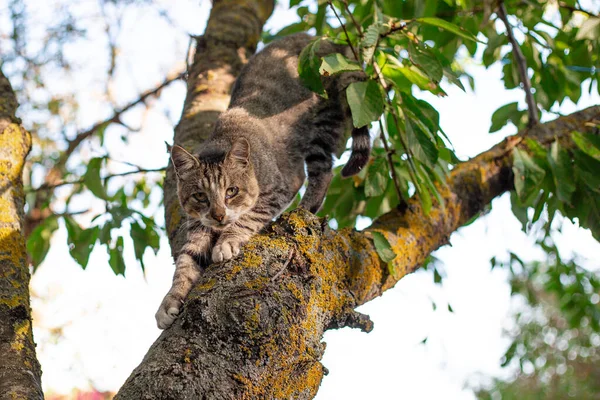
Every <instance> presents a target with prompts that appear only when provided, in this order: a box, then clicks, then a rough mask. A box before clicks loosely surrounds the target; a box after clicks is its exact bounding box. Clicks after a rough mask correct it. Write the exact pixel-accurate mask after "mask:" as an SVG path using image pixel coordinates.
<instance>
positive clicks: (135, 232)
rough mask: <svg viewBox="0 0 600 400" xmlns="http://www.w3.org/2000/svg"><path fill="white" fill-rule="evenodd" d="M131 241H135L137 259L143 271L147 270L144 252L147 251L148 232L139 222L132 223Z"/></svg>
mask: <svg viewBox="0 0 600 400" xmlns="http://www.w3.org/2000/svg"><path fill="white" fill-rule="evenodd" d="M130 234H131V240H133V250H134V253H135V258H136V259H137V260H138V261H139V262H140V266H141V267H142V270H145V265H144V251H145V250H146V247H147V244H146V230H145V229H144V228H142V227H141V225H140V224H138V223H137V222H135V221H134V222H132V223H131V231H130Z"/></svg>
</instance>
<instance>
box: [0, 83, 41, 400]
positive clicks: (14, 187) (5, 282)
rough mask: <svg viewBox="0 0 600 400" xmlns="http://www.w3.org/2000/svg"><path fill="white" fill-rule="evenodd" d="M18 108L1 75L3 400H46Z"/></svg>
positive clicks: (27, 141) (27, 143)
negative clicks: (36, 338) (33, 305)
mask: <svg viewBox="0 0 600 400" xmlns="http://www.w3.org/2000/svg"><path fill="white" fill-rule="evenodd" d="M16 109H17V99H16V97H15V94H14V92H13V90H12V87H11V86H10V83H9V82H8V79H6V77H5V76H4V74H3V73H2V71H0V360H1V361H0V399H43V393H42V387H41V375H42V371H41V369H40V365H39V363H38V361H37V359H36V356H35V343H34V342H33V333H32V326H31V310H30V307H29V278H30V276H29V266H28V264H27V256H26V252H25V238H24V237H23V205H24V203H25V195H24V192H23V180H22V174H23V166H24V164H25V157H27V154H28V153H29V150H30V148H31V136H30V135H29V132H27V131H26V130H25V129H23V128H22V127H21V125H20V121H19V120H18V119H17V118H16V117H15V112H16Z"/></svg>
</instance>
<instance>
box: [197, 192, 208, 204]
mask: <svg viewBox="0 0 600 400" xmlns="http://www.w3.org/2000/svg"><path fill="white" fill-rule="evenodd" d="M194 199H196V200H197V201H199V202H200V203H208V197H207V196H206V193H201V192H200V193H194Z"/></svg>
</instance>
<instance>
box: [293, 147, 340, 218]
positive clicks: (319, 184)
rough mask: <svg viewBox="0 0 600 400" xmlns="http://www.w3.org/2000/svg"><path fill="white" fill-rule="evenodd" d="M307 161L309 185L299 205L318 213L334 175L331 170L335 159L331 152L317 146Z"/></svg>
mask: <svg viewBox="0 0 600 400" xmlns="http://www.w3.org/2000/svg"><path fill="white" fill-rule="evenodd" d="M305 161H306V170H307V172H308V186H307V188H306V192H304V196H303V197H302V200H301V201H300V205H299V206H300V207H302V208H305V209H307V210H308V211H310V212H311V213H313V214H316V213H317V211H319V209H320V208H321V205H322V204H323V199H324V198H325V195H326V194H327V189H329V183H330V182H331V178H332V177H333V173H332V172H331V168H332V167H333V160H332V158H331V153H328V152H326V151H325V150H323V149H318V148H317V149H315V151H314V152H313V153H311V154H309V155H308V156H307V157H306V159H305Z"/></svg>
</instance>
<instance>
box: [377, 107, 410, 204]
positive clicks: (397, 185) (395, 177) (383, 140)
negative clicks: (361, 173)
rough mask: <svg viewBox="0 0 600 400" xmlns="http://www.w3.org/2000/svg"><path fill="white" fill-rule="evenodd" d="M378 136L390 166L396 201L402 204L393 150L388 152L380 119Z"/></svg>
mask: <svg viewBox="0 0 600 400" xmlns="http://www.w3.org/2000/svg"><path fill="white" fill-rule="evenodd" d="M379 135H380V136H381V141H382V142H383V148H384V149H385V154H386V155H387V159H388V164H389V165H390V173H391V174H392V181H394V187H395V188H396V193H398V201H400V202H402V200H403V199H404V196H402V190H401V189H400V184H399V183H398V176H397V175H396V168H394V160H392V154H393V153H394V151H393V150H390V149H389V147H388V144H387V139H386V137H385V132H384V131H383V123H382V122H381V118H380V119H379Z"/></svg>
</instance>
